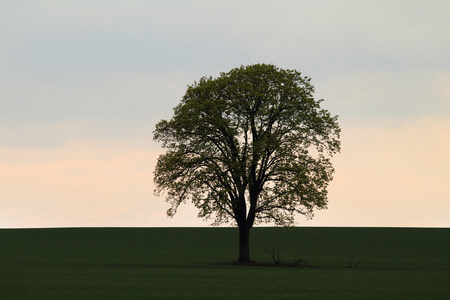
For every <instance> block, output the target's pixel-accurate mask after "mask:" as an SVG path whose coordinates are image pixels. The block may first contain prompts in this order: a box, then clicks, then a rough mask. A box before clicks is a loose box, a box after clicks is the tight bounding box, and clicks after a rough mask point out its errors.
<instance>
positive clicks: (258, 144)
mask: <svg viewBox="0 0 450 300" xmlns="http://www.w3.org/2000/svg"><path fill="white" fill-rule="evenodd" d="M313 92H314V87H313V86H312V85H311V84H310V79H309V78H308V77H302V76H301V73H300V72H298V71H295V70H284V69H281V68H278V67H276V66H274V65H268V64H256V65H249V66H241V67H240V68H235V69H233V70H231V71H230V72H228V73H221V74H220V76H219V77H217V78H212V77H209V78H207V77H203V78H201V79H200V81H199V82H194V84H193V85H191V86H188V89H187V91H186V94H185V95H184V97H183V98H182V100H181V103H180V104H179V105H178V106H177V107H176V108H174V116H173V117H172V119H171V120H169V121H167V120H161V121H160V122H159V123H158V124H157V125H156V129H155V131H154V140H155V141H158V142H162V146H163V147H164V148H167V149H168V151H167V152H166V153H165V154H162V155H160V156H159V158H158V162H157V165H156V169H155V171H154V182H155V184H156V189H155V194H156V195H160V194H161V193H163V192H166V196H167V198H166V201H167V202H169V203H171V208H170V209H169V210H168V211H167V214H168V216H173V215H174V214H175V213H176V211H177V208H178V206H179V205H180V204H181V203H185V202H186V200H191V201H192V202H193V204H194V205H195V206H196V207H197V208H198V209H199V217H201V218H204V219H209V218H211V217H213V218H215V221H214V223H213V225H219V224H222V223H227V222H229V221H234V222H235V224H237V226H238V227H239V262H242V263H245V262H249V261H250V251H249V233H250V229H251V228H252V226H253V224H255V222H256V223H267V222H274V223H276V224H277V225H284V226H289V225H293V224H294V215H295V214H296V213H298V214H303V215H305V216H306V217H308V218H311V217H312V216H313V209H314V208H317V209H322V208H326V205H327V190H326V188H327V185H328V183H329V182H330V181H331V180H332V174H333V172H334V169H333V167H332V165H331V163H330V158H331V156H332V155H333V154H335V153H337V152H339V151H340V142H339V133H340V128H339V125H338V123H337V116H331V115H330V113H329V112H328V111H327V110H324V109H322V108H321V107H320V103H321V102H322V101H323V100H318V101H316V100H314V98H313Z"/></svg>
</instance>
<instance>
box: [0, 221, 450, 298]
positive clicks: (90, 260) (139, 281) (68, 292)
mask: <svg viewBox="0 0 450 300" xmlns="http://www.w3.org/2000/svg"><path fill="white" fill-rule="evenodd" d="M237 239H238V232H237V229H235V228H64V229H2V230H0V299H450V229H422V228H414V229H413V228H294V229H292V230H290V231H286V230H284V229H281V228H254V229H252V232H251V254H252V259H253V260H256V261H259V262H271V261H272V258H271V256H270V255H269V253H267V252H266V250H265V246H267V247H268V248H270V249H272V247H274V248H275V249H276V251H277V252H279V253H280V259H281V261H285V262H289V261H294V260H295V259H297V258H299V257H300V258H302V259H304V260H306V261H307V262H308V263H310V264H314V265H317V266H318V267H319V268H275V267H264V266H259V267H245V266H233V265H226V264H221V263H223V262H228V261H232V260H235V259H237ZM354 254H358V256H356V259H364V260H363V261H362V262H361V263H360V265H359V267H358V268H347V266H348V265H349V264H350V261H351V258H352V256H353V255H354ZM355 261H356V260H354V262H355Z"/></svg>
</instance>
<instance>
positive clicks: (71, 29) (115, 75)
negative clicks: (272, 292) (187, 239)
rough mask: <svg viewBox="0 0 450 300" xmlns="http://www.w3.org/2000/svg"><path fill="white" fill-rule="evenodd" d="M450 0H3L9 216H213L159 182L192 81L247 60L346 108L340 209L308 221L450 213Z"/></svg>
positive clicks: (335, 196) (86, 219) (157, 222)
mask: <svg viewBox="0 0 450 300" xmlns="http://www.w3.org/2000/svg"><path fill="white" fill-rule="evenodd" d="M449 13H450V2H449V3H447V2H445V1H427V2H426V3H425V2H424V1H394V2H392V1H376V2H375V1H339V2H338V1H321V2H317V1H310V2H303V1H245V2H243V1H146V2H142V1H122V2H120V1H117V2H110V1H95V2H92V3H91V2H55V1H38V2H31V1H13V0H6V1H2V2H1V3H0V41H1V42H0V228H23V227H73V226H143V227H147V226H207V225H209V224H210V223H211V221H206V222H205V221H202V220H200V219H198V218H197V212H196V210H195V208H193V207H192V205H190V204H187V205H185V206H182V207H180V209H179V212H178V214H177V215H176V216H175V217H174V218H172V219H170V218H167V217H166V215H165V211H166V210H167V209H168V207H169V206H168V204H167V203H165V202H164V199H163V198H158V197H155V196H154V195H153V189H154V186H153V183H152V173H153V169H154V166H155V162H156V158H157V157H158V155H159V154H161V153H163V151H164V149H162V148H161V147H160V145H158V144H156V143H154V142H153V141H152V131H153V129H154V126H155V124H156V123H157V122H158V121H159V120H160V119H168V118H170V117H171V115H172V108H173V107H174V106H176V105H177V104H178V102H179V100H180V99H181V97H182V95H183V94H184V92H185V89H186V86H187V85H189V84H192V83H193V82H194V81H195V80H198V79H199V78H200V77H201V76H204V75H208V76H209V75H211V76H216V75H218V74H219V72H224V71H228V70H230V69H231V68H234V67H237V66H240V65H242V64H244V65H245V64H251V63H258V62H266V63H273V64H275V65H278V66H280V67H282V68H289V69H297V70H299V71H301V72H302V73H303V74H304V75H306V76H309V77H311V78H312V83H313V84H314V86H315V87H316V96H317V98H324V99H325V101H324V102H323V104H322V106H323V107H324V108H327V109H329V110H330V112H331V113H332V114H338V115H340V119H339V121H340V124H341V127H342V152H341V153H340V154H338V155H337V156H336V157H335V158H334V159H333V162H334V166H335V168H336V173H335V176H334V177H335V178H334V180H333V182H332V183H331V184H330V187H329V208H328V209H327V210H320V211H317V212H316V215H315V217H314V219H312V220H310V221H307V220H305V219H304V218H303V217H302V216H299V217H298V218H297V222H298V225H299V226H425V227H449V226H450V218H449V216H450V37H449V35H448V28H450V19H449V18H448V15H449Z"/></svg>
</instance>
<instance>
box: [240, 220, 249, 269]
mask: <svg viewBox="0 0 450 300" xmlns="http://www.w3.org/2000/svg"><path fill="white" fill-rule="evenodd" d="M246 223H247V222H244V224H240V225H239V262H240V263H248V262H250V261H251V260H250V243H249V237H250V228H251V226H247V224H246Z"/></svg>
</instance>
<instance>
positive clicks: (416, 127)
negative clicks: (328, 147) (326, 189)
mask: <svg viewBox="0 0 450 300" xmlns="http://www.w3.org/2000/svg"><path fill="white" fill-rule="evenodd" d="M448 132H450V118H448V117H446V118H436V117H434V118H423V119H421V120H419V121H416V122H411V123H409V124H408V125H404V126H402V127H397V128H376V127H366V128H364V127H359V128H347V130H345V131H343V138H342V143H343V147H342V153H341V154H339V155H337V156H336V158H335V159H334V164H335V167H336V174H335V179H334V181H333V182H332V183H331V185H330V194H329V209H328V210H325V211H319V212H317V214H316V218H315V219H314V220H312V221H309V222H305V221H301V224H304V225H321V224H322V225H323V224H326V225H327V226H444V227H445V226H448V213H449V212H450V203H449V201H448V195H450V187H449V185H448V182H449V180H450V175H449V172H448V170H449V169H450V158H449V156H448V153H450V142H449V141H450V139H449V136H448Z"/></svg>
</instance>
